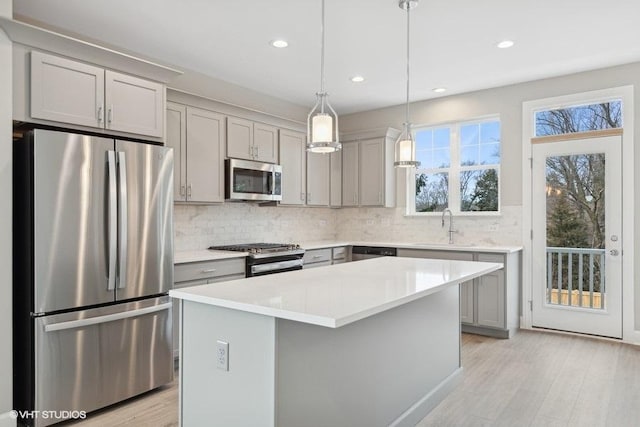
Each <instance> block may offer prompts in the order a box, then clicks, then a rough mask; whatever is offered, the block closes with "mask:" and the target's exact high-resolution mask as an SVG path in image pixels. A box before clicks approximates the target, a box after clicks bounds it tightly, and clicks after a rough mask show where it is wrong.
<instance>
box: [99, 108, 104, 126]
mask: <svg viewBox="0 0 640 427" xmlns="http://www.w3.org/2000/svg"><path fill="white" fill-rule="evenodd" d="M103 112H104V111H103V107H102V105H98V123H102V120H104V116H103Z"/></svg>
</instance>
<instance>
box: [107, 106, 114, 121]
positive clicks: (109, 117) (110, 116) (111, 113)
mask: <svg viewBox="0 0 640 427" xmlns="http://www.w3.org/2000/svg"><path fill="white" fill-rule="evenodd" d="M107 120H108V121H109V123H111V122H112V121H113V105H110V106H109V111H108V112H107Z"/></svg>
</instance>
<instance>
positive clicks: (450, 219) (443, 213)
mask: <svg viewBox="0 0 640 427" xmlns="http://www.w3.org/2000/svg"><path fill="white" fill-rule="evenodd" d="M447 212H449V231H448V233H449V244H450V245H451V244H453V233H456V232H457V230H454V229H453V212H451V209H449V208H446V209H445V210H443V211H442V228H444V215H445V214H446V213H447Z"/></svg>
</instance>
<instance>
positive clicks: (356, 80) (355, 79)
mask: <svg viewBox="0 0 640 427" xmlns="http://www.w3.org/2000/svg"><path fill="white" fill-rule="evenodd" d="M351 81H352V82H354V83H362V82H363V81H364V77H362V76H353V77H351Z"/></svg>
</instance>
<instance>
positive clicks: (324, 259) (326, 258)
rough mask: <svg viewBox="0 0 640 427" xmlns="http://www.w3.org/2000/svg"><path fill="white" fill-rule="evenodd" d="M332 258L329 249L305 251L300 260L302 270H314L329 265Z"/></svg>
mask: <svg viewBox="0 0 640 427" xmlns="http://www.w3.org/2000/svg"><path fill="white" fill-rule="evenodd" d="M332 258H333V255H332V251H331V248H323V249H312V250H310V251H305V253H304V257H303V258H302V261H303V264H302V268H315V267H324V266H327V265H331V260H332Z"/></svg>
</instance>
